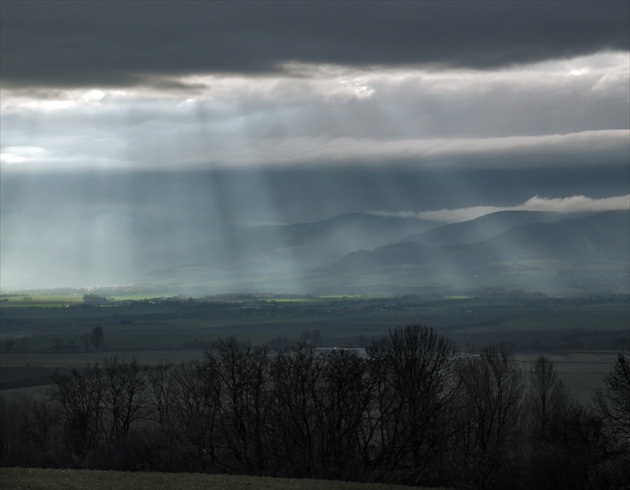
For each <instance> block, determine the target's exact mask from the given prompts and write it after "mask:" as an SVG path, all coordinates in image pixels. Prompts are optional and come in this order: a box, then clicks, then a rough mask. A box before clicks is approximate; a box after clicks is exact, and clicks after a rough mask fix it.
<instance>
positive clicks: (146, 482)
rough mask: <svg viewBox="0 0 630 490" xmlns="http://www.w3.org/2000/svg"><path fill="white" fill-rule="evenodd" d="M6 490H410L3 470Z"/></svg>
mask: <svg viewBox="0 0 630 490" xmlns="http://www.w3.org/2000/svg"><path fill="white" fill-rule="evenodd" d="M0 488H2V489H3V490H84V489H86V488H89V489H91V490H110V489H112V488H116V489H117V490H159V489H178V490H180V489H181V490H197V489H199V490H202V489H203V490H207V489H212V490H240V489H243V488H249V489H252V490H276V489H277V490H285V489H286V490H409V488H410V487H405V486H399V485H385V484H380V483H352V482H339V481H328V480H301V479H300V480H297V479H290V478H263V477H253V476H233V475H207V474H200V473H130V472H121V471H91V470H51V469H41V468H0ZM436 490H437V489H436Z"/></svg>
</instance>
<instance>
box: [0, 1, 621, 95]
mask: <svg viewBox="0 0 630 490" xmlns="http://www.w3.org/2000/svg"><path fill="white" fill-rule="evenodd" d="M1 9H2V16H1V19H2V26H1V27H2V29H1V50H2V51H1V53H2V71H1V73H2V83H3V84H4V85H5V87H6V86H10V87H14V88H15V87H24V86H58V87H68V86H84V85H88V86H89V85H99V86H103V85H110V86H117V85H134V84H139V83H143V84H145V83H151V79H152V78H155V77H157V78H159V79H161V80H160V82H159V83H165V82H164V77H167V78H168V77H169V76H172V77H176V76H178V75H181V74H189V73H208V72H215V73H216V72H223V73H225V72H233V73H252V74H253V73H263V72H270V71H276V70H279V69H281V65H282V64H283V63H285V62H290V61H299V62H306V63H332V64H343V65H355V66H358V65H394V64H419V63H420V64H440V65H448V66H464V67H474V68H491V67H496V66H501V65H505V64H512V63H524V62H531V61H537V60H542V59H548V58H558V57H569V56H575V55H580V54H588V53H592V52H595V51H598V50H602V49H613V50H627V49H628V45H629V42H630V41H629V34H628V33H629V29H628V16H629V4H628V2H621V1H613V2H566V1H563V2H401V3H398V2H396V3H395V2H382V3H374V2H368V3H363V2H345V3H340V2H186V3H185V2H88V1H85V2H60V1H55V2H50V1H46V2H12V1H3V2H2V6H1ZM166 83H168V82H166ZM173 83H177V82H173Z"/></svg>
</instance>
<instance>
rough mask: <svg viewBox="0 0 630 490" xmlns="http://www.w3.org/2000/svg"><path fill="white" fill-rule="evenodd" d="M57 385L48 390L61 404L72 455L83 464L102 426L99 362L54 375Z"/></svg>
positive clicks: (102, 381)
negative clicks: (64, 373)
mask: <svg viewBox="0 0 630 490" xmlns="http://www.w3.org/2000/svg"><path fill="white" fill-rule="evenodd" d="M53 382H54V383H55V386H54V387H53V388H51V389H50V390H49V391H48V392H47V393H48V395H49V396H50V397H51V398H52V399H53V400H56V401H57V402H58V403H59V404H60V405H61V407H62V410H63V414H64V423H65V428H66V436H67V444H68V445H69V449H70V456H71V458H72V461H73V463H74V464H76V465H83V464H84V462H85V458H86V456H87V455H88V453H89V452H90V451H91V450H93V449H95V448H96V445H97V442H98V435H99V428H100V427H101V426H102V416H103V398H104V396H105V382H104V377H103V372H102V369H101V368H100V367H99V366H98V364H94V365H88V366H87V367H86V368H85V369H84V370H81V371H80V370H78V369H76V368H75V369H72V371H71V372H70V374H69V375H62V374H58V373H56V374H54V375H53Z"/></svg>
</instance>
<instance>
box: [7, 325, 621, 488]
mask: <svg viewBox="0 0 630 490" xmlns="http://www.w3.org/2000/svg"><path fill="white" fill-rule="evenodd" d="M366 353H367V356H366V357H362V356H359V355H358V354H357V353H356V352H355V351H350V350H344V349H338V350H326V351H325V352H322V351H320V350H318V349H316V348H314V347H313V346H311V345H309V344H306V343H302V344H299V345H296V346H293V347H291V348H287V349H283V350H279V351H271V350H269V349H268V348H267V347H264V346H260V347H251V346H248V345H243V344H240V343H238V342H237V341H236V340H234V339H227V340H222V341H220V342H219V344H218V347H217V348H216V349H213V350H212V351H209V352H207V353H206V355H205V357H204V359H203V360H200V361H190V362H185V363H180V364H171V363H161V364H159V365H156V366H150V367H143V366H140V365H139V364H138V363H137V362H136V361H129V362H123V361H120V360H118V359H116V358H112V359H108V360H106V361H105V362H104V364H103V365H102V366H100V365H88V366H86V367H85V368H84V369H73V370H72V371H71V372H70V373H68V374H56V375H55V376H54V377H53V381H54V385H53V387H52V388H50V389H49V390H47V392H46V395H45V397H43V398H42V399H38V400H26V399H24V400H13V401H10V400H2V403H1V404H0V420H1V424H2V435H1V438H0V444H1V445H0V451H1V453H0V454H1V456H2V465H4V466H46V467H77V468H98V469H116V470H147V471H148V470H156V471H203V472H216V473H235V474H249V475H261V476H285V477H297V478H300V477H308V478H325V479H341V480H357V481H381V482H396V483H405V484H418V485H420V484H422V485H428V486H432V485H441V486H449V487H453V488H506V489H507V488H514V489H525V488H537V489H545V488H550V489H551V488H553V489H563V488H566V489H580V488H584V489H596V488H597V489H599V488H621V487H622V485H624V484H625V483H627V482H628V481H630V470H629V469H628V468H630V366H629V362H628V358H627V357H626V356H625V355H620V356H619V358H618V361H617V363H616V364H615V367H614V369H613V370H612V371H611V373H610V374H609V376H608V377H607V378H606V389H605V390H603V391H601V392H598V393H597V395H596V396H595V397H594V400H593V404H592V405H590V406H588V407H587V406H584V405H582V404H579V403H578V402H576V401H575V400H572V399H571V397H570V396H569V393H568V392H567V390H566V389H565V387H564V386H563V384H562V381H561V380H560V378H559V377H558V375H557V373H556V372H555V370H554V368H553V364H552V363H551V361H549V360H548V359H546V358H544V357H541V358H539V359H537V360H536V361H535V362H533V363H532V365H531V369H530V370H529V372H524V371H523V370H522V369H521V368H520V367H519V366H518V365H517V364H516V363H515V361H514V359H513V356H512V354H511V353H510V351H509V350H508V349H507V348H506V347H505V346H495V345H490V346H487V347H484V348H482V349H481V350H480V351H479V352H477V353H475V354H462V353H460V352H459V351H458V349H457V346H456V345H455V344H454V342H453V341H452V340H450V339H448V338H446V337H444V336H441V335H440V334H438V333H437V332H436V331H435V330H434V329H433V328H431V327H426V326H419V325H411V326H407V327H399V328H395V329H393V330H391V331H390V332H389V334H388V335H387V336H385V337H384V338H382V339H380V340H377V341H374V342H372V344H371V345H369V346H368V347H367V348H366Z"/></svg>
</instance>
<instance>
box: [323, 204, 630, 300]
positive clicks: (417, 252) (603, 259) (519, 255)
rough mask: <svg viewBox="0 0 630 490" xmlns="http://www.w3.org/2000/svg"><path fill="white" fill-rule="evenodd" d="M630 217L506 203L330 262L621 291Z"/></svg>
mask: <svg viewBox="0 0 630 490" xmlns="http://www.w3.org/2000/svg"><path fill="white" fill-rule="evenodd" d="M629 223H630V213H629V212H628V211H605V212H598V213H584V214H579V215H571V214H569V215H566V214H558V213H538V212H527V211H519V212H510V211H504V212H500V213H493V214H490V215H486V216H483V217H481V218H477V219H475V220H471V221H466V222H462V223H454V224H451V225H446V226H443V227H439V228H436V229H433V230H430V231H427V232H425V233H422V234H418V235H413V236H410V237H407V238H406V239H404V240H402V241H401V242H398V243H392V244H390V245H387V246H384V247H380V248H378V249H375V250H371V251H357V252H353V253H350V254H348V255H346V256H345V257H344V258H342V259H341V260H340V261H338V262H337V263H336V264H335V265H334V266H333V267H331V268H330V269H329V270H330V271H333V270H336V271H344V272H345V274H346V278H347V279H346V280H350V279H349V277H352V276H353V275H354V276H356V275H357V274H363V275H366V274H369V272H370V271H372V272H374V273H376V272H377V273H378V274H380V275H382V276H383V277H385V276H389V277H395V278H396V280H397V281H398V283H399V284H411V283H412V282H413V281H414V277H415V280H416V282H417V283H418V284H422V283H425V284H434V285H441V286H450V287H455V288H457V287H458V286H459V287H470V288H474V287H507V288H525V289H530V290H541V291H556V292H559V291H565V292H568V291H573V292H577V291H584V292H585V291H589V290H610V291H616V290H620V291H627V290H628V266H629V254H630V252H629V251H630V243H629V237H630V229H629ZM359 271H360V272H359ZM354 280H356V277H355V278H354Z"/></svg>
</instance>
